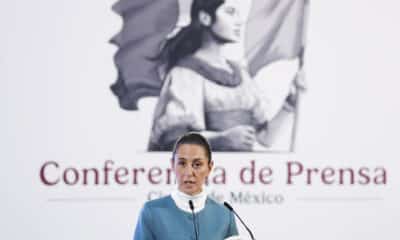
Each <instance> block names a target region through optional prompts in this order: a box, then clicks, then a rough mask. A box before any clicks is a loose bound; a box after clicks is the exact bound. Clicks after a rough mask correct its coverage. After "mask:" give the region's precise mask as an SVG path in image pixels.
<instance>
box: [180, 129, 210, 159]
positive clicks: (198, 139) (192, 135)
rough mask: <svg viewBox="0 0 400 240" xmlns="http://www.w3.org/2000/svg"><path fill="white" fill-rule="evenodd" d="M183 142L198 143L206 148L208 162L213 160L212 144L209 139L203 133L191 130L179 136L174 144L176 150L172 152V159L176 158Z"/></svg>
mask: <svg viewBox="0 0 400 240" xmlns="http://www.w3.org/2000/svg"><path fill="white" fill-rule="evenodd" d="M182 144H196V145H199V146H201V147H203V148H204V150H205V151H206V155H207V158H208V163H210V162H211V146H210V144H209V143H208V141H207V139H206V138H205V137H203V135H201V134H200V133H196V132H189V133H186V134H184V135H182V136H181V137H180V138H178V140H177V141H176V142H175V145H174V150H173V152H172V159H175V154H176V151H177V150H178V148H179V146H180V145H182Z"/></svg>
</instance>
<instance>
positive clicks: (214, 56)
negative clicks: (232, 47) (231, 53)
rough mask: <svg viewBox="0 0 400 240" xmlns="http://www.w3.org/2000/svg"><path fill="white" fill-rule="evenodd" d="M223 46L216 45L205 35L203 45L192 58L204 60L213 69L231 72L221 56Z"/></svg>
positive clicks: (211, 38) (214, 41) (208, 35)
mask: <svg viewBox="0 0 400 240" xmlns="http://www.w3.org/2000/svg"><path fill="white" fill-rule="evenodd" d="M223 45H224V44H222V43H218V42H217V41H216V40H215V39H213V37H212V36H211V35H210V34H206V35H205V37H204V39H203V45H202V46H201V48H200V49H199V50H197V51H196V52H195V53H194V56H195V57H198V58H200V59H201V60H204V61H205V62H207V63H209V64H210V65H212V66H214V67H217V68H222V69H225V70H227V71H229V72H232V69H231V67H230V65H229V64H228V62H227V60H226V58H225V57H224V55H223V54H222V47H223Z"/></svg>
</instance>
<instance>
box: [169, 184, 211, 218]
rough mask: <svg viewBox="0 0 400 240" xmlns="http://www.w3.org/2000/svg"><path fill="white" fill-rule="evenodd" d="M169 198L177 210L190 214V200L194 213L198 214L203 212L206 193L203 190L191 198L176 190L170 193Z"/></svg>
mask: <svg viewBox="0 0 400 240" xmlns="http://www.w3.org/2000/svg"><path fill="white" fill-rule="evenodd" d="M171 197H172V199H173V200H174V202H175V204H176V206H177V207H178V208H179V209H181V210H183V211H185V212H188V213H192V210H191V209H190V207H189V200H192V202H193V205H194V212H195V213H198V212H200V211H201V210H203V208H204V206H205V204H206V199H207V193H206V191H204V190H203V191H201V192H200V193H198V194H196V195H193V196H192V195H188V194H186V193H183V192H181V191H179V190H178V189H176V190H175V191H173V192H172V193H171Z"/></svg>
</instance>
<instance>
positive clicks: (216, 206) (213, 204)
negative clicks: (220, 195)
mask: <svg viewBox="0 0 400 240" xmlns="http://www.w3.org/2000/svg"><path fill="white" fill-rule="evenodd" d="M206 201H207V202H206V204H207V206H208V207H209V208H211V209H212V210H213V211H215V212H218V213H221V214H229V212H230V211H229V210H228V209H227V208H226V207H225V206H224V205H223V204H222V203H219V202H217V201H215V200H214V199H212V198H210V197H207V200H206Z"/></svg>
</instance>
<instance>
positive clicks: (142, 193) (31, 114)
mask: <svg viewBox="0 0 400 240" xmlns="http://www.w3.org/2000/svg"><path fill="white" fill-rule="evenodd" d="M113 2H114V1H111V0H110V1H104V0H103V1H94V0H91V1H66V0H57V1H50V0H38V1H21V0H15V1H7V2H5V1H3V2H2V3H0V30H1V37H0V53H1V54H0V81H1V87H0V97H1V98H0V110H1V115H0V116H1V117H0V159H1V162H2V173H1V174H0V178H1V184H2V186H1V190H0V191H1V198H0V201H1V205H0V206H1V217H0V219H1V220H0V221H1V222H0V224H1V226H2V230H1V233H0V237H1V238H2V239H26V238H29V239H49V240H50V239H121V240H122V239H131V238H132V233H133V229H134V226H135V224H136V219H137V214H138V211H139V210H140V207H141V206H142V204H143V202H144V201H145V200H146V199H147V194H148V193H149V192H151V191H155V192H158V191H162V192H163V193H164V194H166V193H168V191H169V190H170V189H172V188H173V185H168V186H166V185H165V184H150V183H149V180H148V179H147V177H145V175H141V176H140V177H139V178H138V183H137V184H130V183H129V184H126V185H118V184H116V183H115V182H112V183H110V184H108V185H104V184H99V185H94V184H89V185H82V184H77V185H74V186H68V185H66V184H63V183H59V184H57V185H54V186H46V185H45V184H43V182H42V181H41V179H40V176H39V175H40V168H41V167H42V165H43V164H44V163H45V162H47V161H55V162H57V163H58V164H59V166H60V169H59V170H56V169H55V168H52V169H50V168H49V169H50V170H49V174H51V176H50V177H51V178H55V177H57V174H58V175H59V174H61V169H65V168H67V167H71V166H72V167H74V168H77V169H80V168H90V167H96V168H98V169H100V170H101V169H102V168H103V164H104V162H105V161H106V160H109V159H111V160H113V161H114V166H113V168H114V170H115V169H116V168H117V167H119V166H125V167H127V168H140V167H143V168H145V169H146V170H148V169H150V168H151V167H153V166H161V167H162V168H166V167H168V164H169V163H168V159H169V157H170V156H169V154H165V153H151V154H150V153H146V151H145V145H146V143H147V139H148V135H149V129H150V122H151V121H150V119H151V114H152V107H153V106H154V101H155V100H154V99H144V100H142V101H141V102H140V106H139V109H140V111H137V112H127V111H123V110H121V109H120V108H119V107H118V105H117V100H116V98H115V97H114V96H112V95H111V92H110V91H109V85H110V84H112V83H113V82H114V81H115V79H116V70H115V67H114V64H113V54H114V53H115V51H116V48H115V47H114V46H112V45H110V44H108V43H107V41H108V39H109V38H110V37H111V36H113V35H114V34H115V33H116V32H117V31H118V30H119V29H120V25H121V19H120V18H119V17H118V16H117V15H116V14H114V13H113V12H112V11H111V10H110V7H111V5H112V4H113ZM398 9H400V3H398V2H397V1H389V0H383V1H361V0H350V1H344V0H338V1H311V11H310V13H311V15H310V21H309V24H310V25H309V28H308V46H309V47H308V49H307V54H306V73H307V84H308V88H309V89H308V91H307V93H306V94H305V95H303V97H302V99H301V105H300V117H299V122H298V133H297V141H296V152H295V153H292V154H266V153H259V154H257V153H252V154H246V153H240V154H229V153H220V154H215V161H216V164H217V165H218V166H223V167H224V168H225V169H226V171H227V178H226V179H227V182H226V184H225V185H213V184H211V186H210V189H211V190H210V191H212V190H214V191H217V192H218V193H221V194H226V196H227V197H226V198H228V199H227V200H230V199H229V194H230V192H235V193H238V192H242V193H245V192H248V193H250V194H257V193H262V192H264V193H266V194H271V195H280V196H283V197H284V202H283V203H282V204H267V203H264V204H260V203H254V202H252V203H247V204H244V203H235V204H234V207H235V208H237V210H238V211H239V212H240V213H241V215H242V217H243V218H245V219H246V221H247V222H248V224H249V225H250V226H251V228H252V229H253V231H254V233H255V235H256V237H257V239H267V238H268V239H294V238H296V239H341V240H354V239H363V240H373V239H398V237H399V236H400V230H399V227H398V226H399V225H398V223H399V221H400V207H399V205H398V202H399V200H400V190H399V189H400V188H399V187H400V186H399V185H400V184H399V183H400V178H399V175H398V172H399V169H400V168H399V167H400V164H399V159H400V154H399V151H398V149H397V145H398V142H399V141H398V138H399V136H400V125H399V123H400V96H399V94H398V89H399V88H400V83H399V81H398V79H399V77H398V70H399V69H400V63H399V56H400V47H399V42H400V31H399V30H398V27H397V26H396V25H397V23H398V22H399V21H400V15H399V13H398ZM251 160H255V161H256V166H257V169H261V167H262V166H269V167H271V168H272V169H273V171H274V174H273V182H272V183H271V184H269V185H262V184H260V183H256V184H253V185H245V184H243V183H241V182H240V181H239V180H238V173H239V171H240V169H241V168H243V167H246V166H248V165H249V164H250V161H251ZM288 161H298V162H301V163H302V164H303V165H304V167H308V168H318V169H323V168H327V167H332V168H334V169H339V168H346V167H347V168H352V169H355V171H358V169H359V168H362V167H367V168H369V169H370V173H371V175H372V176H373V175H374V174H373V173H374V169H375V168H376V167H381V168H384V169H385V170H386V174H387V175H386V177H387V182H386V184H385V185H375V184H373V183H370V184H367V185H360V184H357V183H356V184H354V185H351V184H349V183H348V182H345V184H342V185H341V184H339V180H338V179H337V176H338V175H336V176H335V179H336V180H335V183H334V184H331V185H328V184H323V183H322V180H321V177H320V176H319V177H318V176H316V177H313V178H312V184H310V185H308V184H306V177H305V175H302V176H299V177H296V178H295V180H294V183H293V184H292V185H289V184H287V182H286V177H287V176H286V175H287V174H286V170H285V166H286V163H287V162H288ZM50 172H51V173H50ZM336 173H338V171H336ZM160 178H161V179H164V175H163V176H161V177H160ZM241 231H242V233H243V235H245V232H243V229H241Z"/></svg>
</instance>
